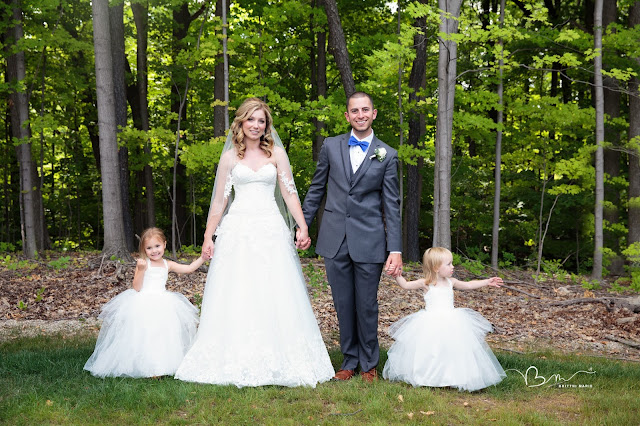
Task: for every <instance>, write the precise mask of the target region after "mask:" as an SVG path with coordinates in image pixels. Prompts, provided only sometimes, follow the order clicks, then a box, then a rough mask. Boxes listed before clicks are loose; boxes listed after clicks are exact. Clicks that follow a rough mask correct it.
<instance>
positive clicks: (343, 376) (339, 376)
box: [333, 370, 356, 382]
mask: <svg viewBox="0 0 640 426" xmlns="http://www.w3.org/2000/svg"><path fill="white" fill-rule="evenodd" d="M355 374H356V372H355V371H353V370H338V372H337V373H336V375H335V376H333V380H340V381H343V382H344V381H347V380H349V379H351V378H352V377H353V376H354V375H355Z"/></svg>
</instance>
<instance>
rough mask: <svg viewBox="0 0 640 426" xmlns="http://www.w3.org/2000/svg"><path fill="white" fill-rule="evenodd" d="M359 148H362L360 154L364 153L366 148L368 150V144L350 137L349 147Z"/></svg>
mask: <svg viewBox="0 0 640 426" xmlns="http://www.w3.org/2000/svg"><path fill="white" fill-rule="evenodd" d="M356 145H357V146H359V147H360V148H362V152H365V151H366V150H367V148H369V142H367V141H360V140H358V138H356V137H355V136H353V135H351V137H350V138H349V146H356Z"/></svg>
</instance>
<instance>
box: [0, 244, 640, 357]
mask: <svg viewBox="0 0 640 426" xmlns="http://www.w3.org/2000/svg"><path fill="white" fill-rule="evenodd" d="M47 256H48V258H47V259H46V260H41V261H36V262H29V261H25V260H21V259H19V258H16V257H15V256H14V257H9V258H7V257H4V258H0V342H1V341H3V340H7V339H12V338H16V337H22V336H30V335H38V334H51V333H63V334H67V335H68V334H78V333H93V334H95V335H97V332H98V330H99V327H100V322H99V321H98V320H97V316H98V314H99V313H100V309H101V307H102V305H103V304H104V303H106V302H107V301H109V300H110V299H111V298H112V297H114V296H115V295H117V294H118V293H121V292H122V291H124V290H126V289H128V288H130V287H131V282H132V279H133V271H134V265H135V264H134V263H133V262H132V263H130V264H125V265H122V264H119V263H117V262H113V261H109V260H104V259H102V258H101V256H100V255H99V253H86V252H85V253H67V254H65V258H63V257H62V255H61V254H60V253H48V254H47ZM66 257H68V258H66ZM61 259H62V260H61ZM184 261H185V262H188V261H189V259H185V260H184ZM302 268H303V271H304V273H305V275H306V277H307V283H308V289H309V294H310V299H311V304H312V306H313V310H314V312H315V315H316V318H317V319H318V323H319V325H320V329H321V331H322V334H323V337H324V339H325V342H326V344H327V346H328V347H329V348H335V347H338V345H339V343H338V339H339V332H338V323H337V318H336V314H335V310H334V307H333V302H332V299H331V289H330V287H329V286H327V285H326V278H325V275H324V263H323V262H322V261H321V260H317V259H302ZM419 274H420V268H419V266H418V265H415V266H413V267H405V276H406V277H407V278H408V279H415V278H417V277H418V276H419ZM500 275H501V276H502V277H503V279H504V281H505V286H504V287H502V288H483V289H479V290H475V291H456V293H455V304H456V306H457V307H467V308H471V309H474V310H476V311H478V312H480V313H481V314H482V315H483V316H485V317H486V318H487V319H488V320H489V321H491V323H492V324H493V325H494V328H495V330H494V332H493V333H491V334H490V335H489V336H487V340H488V342H489V343H490V344H491V346H492V347H493V348H494V349H499V350H505V351H515V352H525V353H526V352H544V351H548V350H550V351H560V352H563V353H575V354H584V355H596V356H605V357H607V358H615V359H624V360H630V361H640V312H637V311H638V310H640V309H635V310H636V312H635V313H634V307H633V304H632V305H631V306H630V307H624V306H625V305H627V302H629V301H631V302H635V306H636V307H637V306H638V303H639V302H640V296H639V295H638V293H633V292H629V291H626V292H612V291H611V288H610V286H609V285H608V284H607V283H606V282H605V283H603V284H602V286H601V287H602V288H601V289H598V290H585V289H584V288H583V287H582V286H580V285H578V284H574V283H572V282H571V280H570V278H569V277H565V276H562V277H552V276H545V277H544V278H545V279H544V280H543V281H539V282H538V283H534V280H533V278H532V273H531V271H523V270H513V269H508V270H501V271H500ZM455 276H456V277H457V278H459V279H461V280H467V279H472V278H474V277H473V276H472V275H471V274H469V273H468V272H467V271H466V270H464V269H462V268H456V272H455ZM205 279H206V273H205V272H204V269H203V268H201V270H199V271H197V272H195V273H193V274H188V275H176V274H170V276H169V282H168V284H167V288H168V289H169V290H171V291H176V292H180V293H182V294H184V295H185V296H186V297H187V298H189V300H191V302H192V303H194V304H196V305H197V304H198V302H199V301H200V300H201V296H202V294H203V289H204V283H205ZM378 300H379V303H380V321H379V323H380V326H379V330H378V331H379V333H378V334H379V336H380V343H381V346H382V347H384V348H388V347H389V346H390V345H391V343H392V342H393V341H392V339H391V338H390V337H389V335H388V334H387V328H388V327H389V325H390V324H391V323H393V322H394V321H396V320H398V319H400V318H402V317H404V316H406V315H409V314H411V313H413V312H416V311H417V310H419V309H421V308H423V307H424V300H423V297H422V294H421V293H420V292H419V291H405V290H403V289H401V288H399V287H398V286H397V285H395V282H394V281H393V280H392V279H390V278H389V277H386V276H383V278H382V281H381V282H380V289H379V292H378ZM561 303H565V304H564V305H563V304H561ZM434 326H436V327H437V326H438V325H437V324H434Z"/></svg>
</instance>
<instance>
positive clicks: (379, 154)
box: [369, 148, 387, 163]
mask: <svg viewBox="0 0 640 426" xmlns="http://www.w3.org/2000/svg"><path fill="white" fill-rule="evenodd" d="M386 157H387V150H386V149H384V148H376V150H375V151H373V155H372V156H371V157H369V159H370V160H373V159H374V158H377V159H378V161H380V162H381V163H382V161H384V159H385V158H386Z"/></svg>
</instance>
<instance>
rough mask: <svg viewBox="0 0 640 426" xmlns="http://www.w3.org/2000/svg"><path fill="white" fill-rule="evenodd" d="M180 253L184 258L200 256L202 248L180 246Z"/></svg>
mask: <svg viewBox="0 0 640 426" xmlns="http://www.w3.org/2000/svg"><path fill="white" fill-rule="evenodd" d="M180 253H181V254H183V255H186V256H200V254H201V253H202V247H200V246H194V245H189V246H181V247H180Z"/></svg>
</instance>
